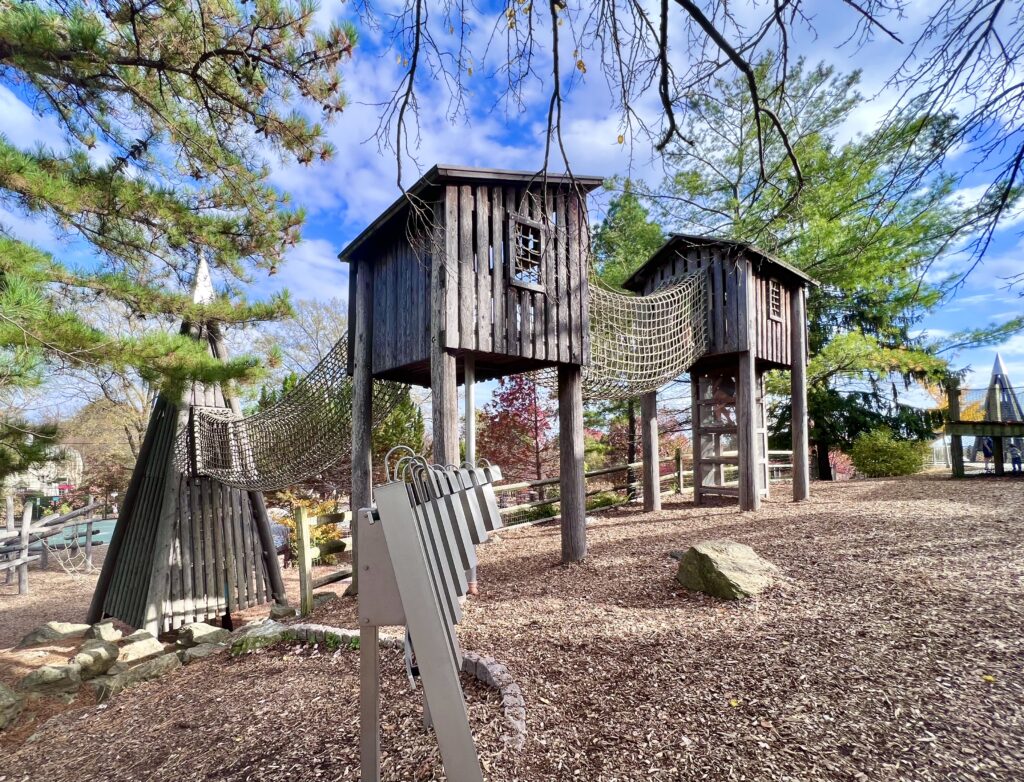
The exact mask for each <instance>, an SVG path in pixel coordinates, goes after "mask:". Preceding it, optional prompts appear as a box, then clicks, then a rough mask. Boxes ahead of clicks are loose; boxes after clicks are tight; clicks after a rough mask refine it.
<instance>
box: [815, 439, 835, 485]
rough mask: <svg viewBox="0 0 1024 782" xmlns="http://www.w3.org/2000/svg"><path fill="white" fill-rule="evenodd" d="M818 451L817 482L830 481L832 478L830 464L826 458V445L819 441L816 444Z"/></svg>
mask: <svg viewBox="0 0 1024 782" xmlns="http://www.w3.org/2000/svg"><path fill="white" fill-rule="evenodd" d="M817 450H818V457H817V458H818V480H819V481H831V480H833V477H832V462H830V461H829V458H828V443H823V442H821V441H820V440H819V441H818V442H817Z"/></svg>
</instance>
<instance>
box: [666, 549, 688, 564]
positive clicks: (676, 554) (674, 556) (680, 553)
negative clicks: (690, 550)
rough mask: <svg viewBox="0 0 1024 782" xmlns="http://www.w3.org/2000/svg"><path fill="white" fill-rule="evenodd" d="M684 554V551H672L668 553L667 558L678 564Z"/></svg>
mask: <svg viewBox="0 0 1024 782" xmlns="http://www.w3.org/2000/svg"><path fill="white" fill-rule="evenodd" d="M685 553H686V552H685V551H680V550H679V549H675V550H673V551H670V552H668V558H669V559H674V560H676V561H677V562H678V561H679V560H680V559H682V558H683V554H685Z"/></svg>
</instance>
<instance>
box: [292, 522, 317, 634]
mask: <svg viewBox="0 0 1024 782" xmlns="http://www.w3.org/2000/svg"><path fill="white" fill-rule="evenodd" d="M293 516H294V518H295V558H296V560H298V562H297V564H298V568H299V616H309V615H310V613H312V611H313V557H312V552H311V551H310V548H311V547H310V542H309V520H308V519H307V518H306V509H305V508H303V507H301V506H299V507H296V508H295V510H294V513H293Z"/></svg>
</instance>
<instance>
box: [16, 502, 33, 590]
mask: <svg viewBox="0 0 1024 782" xmlns="http://www.w3.org/2000/svg"><path fill="white" fill-rule="evenodd" d="M31 531H32V506H31V505H30V504H29V503H27V502H26V503H25V510H24V512H23V513H22V514H21V541H20V542H21V546H20V553H19V554H18V559H20V560H21V564H20V565H18V594H19V595H27V594H28V540H29V533H31Z"/></svg>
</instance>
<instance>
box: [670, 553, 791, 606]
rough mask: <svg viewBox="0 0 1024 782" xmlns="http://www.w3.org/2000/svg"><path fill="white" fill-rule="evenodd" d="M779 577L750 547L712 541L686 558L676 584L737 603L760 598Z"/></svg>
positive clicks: (680, 565)
mask: <svg viewBox="0 0 1024 782" xmlns="http://www.w3.org/2000/svg"><path fill="white" fill-rule="evenodd" d="M777 575H778V568H776V567H775V565H773V564H772V563H770V562H767V561H765V560H763V559H761V557H759V556H758V555H757V553H756V552H755V551H754V550H753V549H752V548H750V546H747V545H744V544H743V543H734V542H733V541H731V540H711V541H705V542H703V543H698V544H697V545H696V546H693V547H692V548H690V549H688V550H687V551H686V553H685V554H683V556H682V558H681V559H680V560H679V569H678V571H677V572H676V580H677V581H678V582H679V583H680V584H682V585H683V586H684V587H686V588H687V589H691V590H694V591H697V592H705V593H707V594H709V595H713V596H714V597H720V598H723V599H725V600H736V599H739V598H743V597H752V596H754V595H757V594H760V593H761V592H763V591H764V590H765V589H767V588H768V587H769V586H771V585H772V584H773V583H774V582H775V577H776V576H777Z"/></svg>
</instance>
